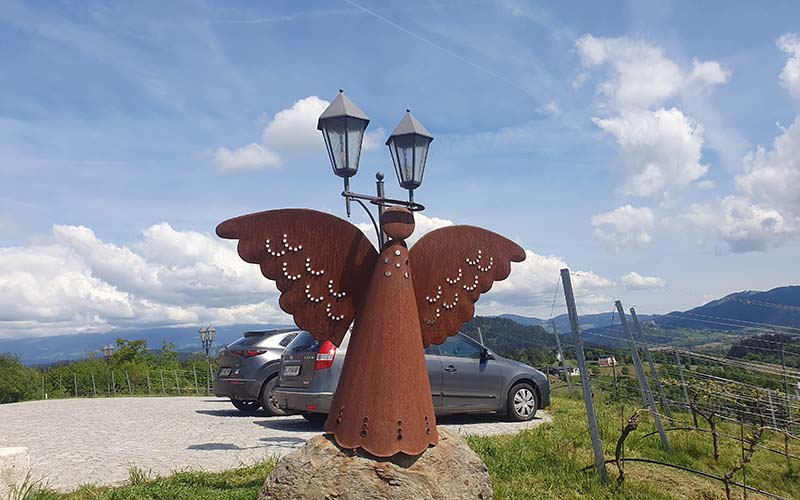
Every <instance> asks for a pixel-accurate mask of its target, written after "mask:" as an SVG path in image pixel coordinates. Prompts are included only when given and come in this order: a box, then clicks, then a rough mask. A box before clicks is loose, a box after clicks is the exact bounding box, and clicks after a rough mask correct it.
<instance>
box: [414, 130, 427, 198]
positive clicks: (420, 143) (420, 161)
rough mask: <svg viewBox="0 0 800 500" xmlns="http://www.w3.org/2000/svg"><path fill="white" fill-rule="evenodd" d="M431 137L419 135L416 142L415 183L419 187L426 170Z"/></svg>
mask: <svg viewBox="0 0 800 500" xmlns="http://www.w3.org/2000/svg"><path fill="white" fill-rule="evenodd" d="M430 143H431V139H430V138H428V137H423V136H421V135H418V136H417V137H416V141H415V144H414V161H415V167H414V183H415V184H416V185H417V187H419V186H420V185H421V184H422V174H423V173H424V172H425V162H426V161H427V159H428V146H429V145H430Z"/></svg>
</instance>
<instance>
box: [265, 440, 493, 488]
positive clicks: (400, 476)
mask: <svg viewBox="0 0 800 500" xmlns="http://www.w3.org/2000/svg"><path fill="white" fill-rule="evenodd" d="M295 498H303V499H307V500H327V499H332V498H335V499H337V500H350V499H353V500H355V499H365V498H369V499H386V500H390V499H391V500H423V499H434V500H445V499H447V500H460V499H464V500H467V499H469V500H475V499H482V500H489V499H491V498H492V480H491V478H490V477H489V471H488V470H487V469H486V465H484V463H483V462H482V461H481V459H480V458H479V457H478V455H476V454H475V452H474V451H472V450H471V449H470V448H469V446H468V445H467V443H466V441H464V439H462V438H461V437H460V436H459V435H458V434H456V433H454V432H451V431H448V430H444V429H440V430H439V445H438V446H435V447H431V448H428V450H427V451H426V452H425V453H423V454H422V455H420V456H417V457H411V456H408V455H403V454H398V455H395V456H393V457H390V458H378V457H373V456H371V455H369V454H367V453H365V452H363V451H361V450H357V451H353V450H346V449H342V448H340V447H338V446H337V445H336V443H335V442H334V441H333V439H331V436H327V435H325V436H317V437H314V438H312V439H311V440H309V441H308V442H307V443H306V444H305V446H303V447H302V448H300V449H299V450H297V451H295V452H293V453H291V454H289V455H286V456H284V457H283V458H281V459H280V460H279V461H278V463H277V464H276V465H275V470H273V471H272V474H270V475H269V477H268V478H267V480H266V481H265V482H264V486H263V488H261V492H260V493H259V495H258V499H259V500H273V499H275V500H278V499H280V500H283V499H295Z"/></svg>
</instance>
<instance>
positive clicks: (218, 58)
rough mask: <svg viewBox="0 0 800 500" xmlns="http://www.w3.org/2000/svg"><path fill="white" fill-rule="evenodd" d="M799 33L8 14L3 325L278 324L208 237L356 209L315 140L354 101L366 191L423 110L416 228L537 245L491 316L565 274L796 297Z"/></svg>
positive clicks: (622, 20)
mask: <svg viewBox="0 0 800 500" xmlns="http://www.w3.org/2000/svg"><path fill="white" fill-rule="evenodd" d="M798 19H800V6H798V5H797V3H796V2H788V1H787V2H772V3H771V4H770V8H769V9H765V8H761V7H759V6H754V5H752V4H751V3H749V2H666V1H663V2H662V1H659V2H603V3H602V4H598V3H591V2H558V3H544V2H542V3H537V2H532V1H531V2H528V1H523V0H519V1H444V0H441V1H437V0H420V1H402V2H399V1H382V2H378V1H369V0H357V1H350V0H342V1H327V2H311V1H275V2H216V3H212V2H208V3H206V2H137V3H136V4H135V5H134V4H129V5H122V4H113V3H103V2H15V1H6V0H0V58H2V61H3V64H2V71H0V158H1V159H2V161H0V179H2V185H3V189H2V191H0V229H1V230H2V231H0V255H2V256H3V259H2V260H0V289H2V290H3V294H2V295H4V298H3V297H0V335H4V336H14V335H22V334H26V333H27V332H30V333H32V334H48V333H69V332H73V331H103V330H108V329H111V328H118V327H126V326H132V325H136V326H142V325H172V324H193V323H201V322H212V321H213V322H220V323H224V322H246V321H249V320H252V321H272V320H276V321H277V320H278V319H280V313H279V311H277V309H276V300H275V291H274V288H272V287H271V286H270V285H269V284H262V283H261V282H260V281H258V279H257V278H258V276H257V274H258V273H257V270H256V269H254V268H249V267H246V266H245V265H243V264H240V263H238V262H236V259H235V255H233V254H232V250H231V247H230V246H229V245H228V244H227V243H224V242H219V241H218V240H217V239H216V238H215V237H214V236H213V228H214V227H215V225H216V224H217V223H218V222H220V221H221V220H223V219H225V218H228V217H231V216H234V215H238V214H242V213H248V212H254V211H259V210H264V209H270V208H279V207H289V206H295V207H296V206H303V207H311V208H316V209H319V210H324V211H331V212H332V213H335V214H338V215H341V216H343V215H344V210H343V202H342V200H341V198H340V197H339V192H340V190H341V186H340V180H339V179H338V178H336V177H334V176H333V174H332V173H331V172H330V166H329V164H328V160H327V157H326V156H325V153H324V151H323V149H322V139H321V137H319V136H318V132H317V131H316V130H315V129H314V127H313V125H314V124H315V120H316V119H315V118H314V116H316V115H318V114H319V112H321V111H320V107H321V109H324V105H325V103H324V101H329V100H331V99H333V98H334V97H335V95H336V92H337V89H339V88H344V89H345V90H346V92H347V94H348V96H349V97H350V98H351V99H353V100H354V101H355V102H356V103H357V104H358V105H359V106H360V107H361V108H362V109H363V110H364V111H365V112H366V113H367V114H368V115H369V116H370V118H371V120H372V121H371V123H370V126H369V129H368V132H369V133H370V139H369V140H370V145H371V146H372V147H370V148H369V149H367V150H366V151H365V152H364V154H363V156H362V161H361V170H360V172H359V175H358V176H357V177H356V178H355V179H354V181H353V182H354V188H355V189H357V190H361V191H368V192H371V190H372V189H373V188H374V184H373V180H374V177H373V175H374V172H375V171H377V170H383V171H385V172H386V173H387V174H391V170H392V167H391V161H390V158H389V155H388V152H387V151H386V149H385V147H383V146H382V144H383V141H384V140H385V138H386V136H387V135H388V133H390V132H391V130H392V129H393V128H394V126H395V125H396V124H397V122H398V121H399V120H400V119H401V118H402V115H403V112H404V110H405V109H406V108H411V110H412V111H413V112H414V114H415V116H416V117H417V118H418V119H419V120H420V121H421V122H422V123H423V124H424V125H425V126H426V127H427V128H428V129H429V130H430V131H431V132H432V134H433V135H434V137H435V140H434V142H433V143H432V146H431V152H430V156H429V161H428V169H427V171H426V174H425V179H424V183H423V185H422V187H421V188H420V189H419V190H418V191H417V194H416V196H417V199H418V201H421V202H422V203H424V204H425V205H426V206H427V207H428V210H427V211H426V212H425V214H426V215H427V216H429V217H436V218H439V219H442V220H423V221H420V222H419V224H418V225H419V226H420V228H433V227H436V226H438V225H442V224H446V223H447V221H454V222H455V223H468V224H474V225H481V226H485V227H488V228H491V229H493V230H495V231H497V232H500V233H502V234H505V235H507V236H509V237H511V238H513V239H515V240H516V241H518V242H519V243H520V244H522V245H523V246H524V247H525V248H526V249H527V250H528V251H529V259H528V260H527V261H526V263H524V264H522V265H520V266H517V268H516V270H515V271H514V272H513V273H512V279H511V280H510V281H509V282H507V283H504V284H501V285H498V288H497V291H496V293H495V294H493V295H488V296H486V297H485V298H484V299H483V300H482V302H481V303H480V304H481V306H482V308H479V311H480V312H483V313H496V312H516V313H520V314H528V315H539V316H547V315H548V314H549V312H550V308H551V304H552V294H553V287H554V285H555V282H556V278H557V270H558V268H560V267H561V266H562V265H568V266H569V267H571V268H572V269H574V270H576V271H580V272H581V273H582V274H581V277H580V278H579V279H578V281H577V293H578V295H579V297H578V298H579V304H580V305H581V307H582V309H583V310H584V311H587V312H588V311H606V310H611V308H612V305H613V299H616V298H619V299H622V300H623V301H624V302H625V303H626V304H630V305H637V306H638V307H639V308H640V309H641V310H642V311H647V312H667V311H670V310H674V309H681V308H687V307H690V306H693V305H697V304H699V303H701V302H703V301H704V300H707V299H710V298H713V297H717V296H719V295H721V294H725V293H729V292H732V291H738V290H742V289H768V288H771V287H774V286H780V285H786V284H796V283H797V282H798V267H797V265H796V256H797V255H798V250H799V249H800V245H799V244H798V238H797V234H798V231H800V218H799V217H800V195H798V194H797V193H798V192H800V190H799V189H798V188H800V160H798V157H799V156H800V154H798V153H800V125H798V124H797V122H796V119H797V116H798V113H799V112H800V36H798V35H797V33H798V32H800V25H798V23H797V20H798ZM315 137H316V138H315ZM315 141H316V142H315ZM387 181H388V182H387V189H388V191H389V194H390V195H395V196H401V195H402V194H401V193H400V190H399V188H398V187H397V184H396V181H395V179H394V178H393V174H392V176H390V175H387ZM353 221H354V222H357V223H364V222H366V219H365V218H364V217H363V216H362V215H361V214H359V213H358V212H356V213H355V214H354V219H353ZM252 274H255V275H256V276H255V277H253V276H251V275H252ZM557 305H558V306H559V307H561V308H562V309H563V306H562V303H561V302H558V303H557ZM557 312H562V311H561V310H558V311H557Z"/></svg>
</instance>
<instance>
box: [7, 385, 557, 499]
mask: <svg viewBox="0 0 800 500" xmlns="http://www.w3.org/2000/svg"><path fill="white" fill-rule="evenodd" d="M545 421H549V416H548V415H547V414H546V413H545V412H540V413H539V414H538V415H537V418H536V419H534V420H533V421H531V422H524V423H511V422H503V421H500V420H499V417H496V416H492V415H486V416H452V417H442V418H441V419H440V422H439V425H440V427H445V428H449V429H458V431H459V432H460V433H462V434H482V435H488V434H512V433H516V432H519V431H521V430H523V429H527V428H530V427H533V426H536V425H538V424H540V423H542V422H545ZM321 430H322V425H321V424H312V423H310V422H307V421H306V420H305V419H303V418H302V417H300V416H290V417H273V418H268V417H264V416H261V415H253V416H246V415H244V414H243V413H241V412H239V411H237V410H236V409H234V408H233V407H232V406H231V404H230V402H229V401H228V400H227V399H217V398H208V397H184V398H180V397H178V398H173V397H170V398H116V399H62V400H51V401H33V402H27V403H15V404H8V405H0V447H9V446H24V447H26V448H28V450H29V452H30V457H31V463H32V468H33V476H34V477H35V478H44V479H45V481H46V482H47V483H48V484H49V486H50V487H52V488H56V489H60V490H69V489H73V488H75V487H77V486H79V485H81V484H84V483H92V484H114V483H119V482H122V481H124V480H125V479H127V476H128V472H127V471H128V468H129V467H133V466H135V467H138V468H140V469H143V470H145V471H152V472H153V473H154V474H168V473H170V472H172V471H174V470H180V469H187V468H190V469H201V468H202V469H204V470H223V469H229V468H234V467H238V466H240V465H241V464H248V463H252V462H254V461H257V460H259V459H262V458H264V457H267V456H281V455H284V454H286V453H289V452H291V451H292V450H293V449H295V448H297V447H299V446H301V445H302V444H303V443H304V442H305V441H306V440H307V439H309V438H310V437H312V436H315V435H317V434H319V433H320V432H321Z"/></svg>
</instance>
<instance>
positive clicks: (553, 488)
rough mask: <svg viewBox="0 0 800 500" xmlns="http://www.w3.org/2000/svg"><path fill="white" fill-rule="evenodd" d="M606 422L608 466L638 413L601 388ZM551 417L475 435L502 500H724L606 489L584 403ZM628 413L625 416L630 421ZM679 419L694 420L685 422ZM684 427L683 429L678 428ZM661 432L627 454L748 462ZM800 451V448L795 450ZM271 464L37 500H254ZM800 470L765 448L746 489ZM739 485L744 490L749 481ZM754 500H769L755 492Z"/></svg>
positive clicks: (717, 487) (776, 442)
mask: <svg viewBox="0 0 800 500" xmlns="http://www.w3.org/2000/svg"><path fill="white" fill-rule="evenodd" d="M595 395H596V399H597V404H596V406H597V410H598V418H599V421H600V430H601V435H602V439H603V447H604V451H605V454H606V457H607V458H609V459H610V458H612V457H613V451H614V447H615V446H616V443H617V439H618V438H619V435H620V433H621V427H622V425H623V419H625V420H627V418H628V417H629V416H630V415H631V414H632V413H633V412H634V411H635V410H636V408H634V407H632V406H631V405H628V406H623V405H621V404H617V403H613V402H611V401H609V400H608V398H607V396H608V394H607V393H605V392H603V391H600V390H597V391H595ZM549 413H550V414H551V415H552V416H553V421H552V422H549V423H544V424H542V425H540V426H538V427H536V428H534V429H532V430H530V431H525V432H522V433H520V434H517V435H512V436H487V437H469V438H468V442H469V444H470V446H471V447H472V448H473V449H474V450H475V451H476V452H477V453H478V454H479V455H480V456H481V458H482V459H483V461H484V462H485V463H486V465H487V466H488V468H489V472H490V474H491V476H492V482H493V487H494V495H495V498H496V499H498V500H517V499H544V500H547V499H550V500H578V499H581V500H605V499H609V498H613V499H631V500H633V499H653V500H678V499H690V500H692V499H696V500H717V499H719V500H721V499H724V498H725V489H724V486H723V484H722V482H719V481H714V480H711V479H706V478H703V477H700V476H696V475H693V474H690V473H687V472H683V471H679V470H675V469H670V468H667V467H664V466H659V465H651V464H645V463H635V462H628V463H627V464H626V470H625V477H626V479H625V482H624V483H623V484H622V485H618V484H617V483H616V478H617V470H616V467H615V466H614V465H613V464H609V465H608V471H609V479H610V480H609V483H608V484H603V483H601V482H600V480H599V479H598V478H597V474H596V473H595V471H594V468H593V467H592V464H593V463H594V462H593V458H592V452H591V442H590V440H589V435H588V428H587V424H586V416H585V410H584V407H583V401H582V400H580V399H578V398H577V395H576V397H575V398H572V399H570V398H567V397H565V396H559V395H556V396H554V398H553V404H552V407H551V408H550V410H549ZM623 414H624V417H623ZM678 418H679V419H680V420H681V421H682V422H683V423H685V424H689V423H690V422H691V417H690V416H689V415H687V414H682V415H679V416H678ZM678 426H679V425H678ZM653 430H654V427H653V425H652V422H651V421H650V419H649V418H648V416H647V414H646V413H643V414H642V419H641V423H640V424H639V428H638V429H637V430H636V431H634V432H633V433H632V434H631V435H630V436H629V437H628V439H627V441H626V442H625V456H626V457H629V458H633V457H642V458H651V459H655V460H661V461H664V462H668V463H672V464H676V465H681V466H684V467H689V468H692V469H697V470H701V471H704V472H707V473H710V474H714V475H716V476H722V475H724V474H725V473H726V472H728V471H729V470H731V468H732V467H733V465H734V464H735V462H736V461H737V460H738V459H739V457H741V447H740V445H739V443H738V442H736V441H734V440H732V439H728V438H725V437H722V438H721V440H720V460H719V463H716V462H715V461H714V456H713V455H714V453H713V446H712V440H711V435H710V434H708V433H704V432H698V431H673V432H670V433H669V436H670V442H671V444H672V447H673V451H672V453H666V452H664V451H663V450H662V449H661V445H660V442H659V440H658V436H649V437H644V436H645V435H646V434H647V433H649V432H652V431H653ZM718 430H719V431H720V432H722V433H727V434H731V435H738V433H739V428H738V427H736V426H734V425H730V424H726V423H721V424H719V429H718ZM765 436H766V437H765V440H764V441H762V444H764V445H766V446H769V447H771V448H775V449H782V441H781V438H780V436H778V435H775V434H769V433H767V434H765ZM792 446H793V448H792V452H793V453H795V454H797V453H798V450H797V448H798V446H795V445H792ZM273 465H274V464H273V463H272V462H264V463H260V464H256V465H253V466H249V467H245V468H242V469H237V470H231V471H226V472H221V473H204V472H180V473H177V474H175V475H172V476H169V477H159V478H151V477H148V475H147V474H144V473H142V472H141V471H139V470H133V471H131V474H130V480H129V483H128V484H126V485H125V486H121V487H118V488H110V487H96V486H84V487H81V488H79V489H78V490H76V491H74V492H71V493H67V494H63V493H56V492H53V491H48V490H42V491H39V492H36V493H34V494H31V495H30V496H29V498H30V499H36V500H88V499H144V498H156V499H168V498H169V499H172V498H175V499H183V498H187V499H188V498H197V499H238V498H241V499H245V498H247V499H253V498H255V497H256V495H257V493H258V491H259V489H260V488H261V485H262V483H263V481H264V479H265V478H266V477H267V475H268V474H269V472H270V471H271V470H272V467H273ZM799 465H800V464H797V463H795V465H794V469H793V470H794V471H793V472H792V473H789V472H787V465H786V459H785V457H783V456H781V455H778V454H775V453H771V452H769V451H766V450H763V449H758V450H757V451H756V452H755V455H754V457H753V460H752V462H751V463H750V464H748V466H747V469H746V474H747V484H748V485H751V486H754V487H757V488H760V489H763V490H766V491H769V492H772V493H775V494H778V495H781V496H784V497H786V498H800V475H799V474H798V469H800V467H799ZM733 480H734V481H738V482H741V480H742V473H741V472H739V473H737V474H736V475H735V476H734V478H733ZM733 498H741V489H740V488H736V487H734V488H733ZM748 498H750V499H759V498H765V497H763V496H760V495H757V494H755V493H752V492H750V493H749V494H748Z"/></svg>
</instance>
